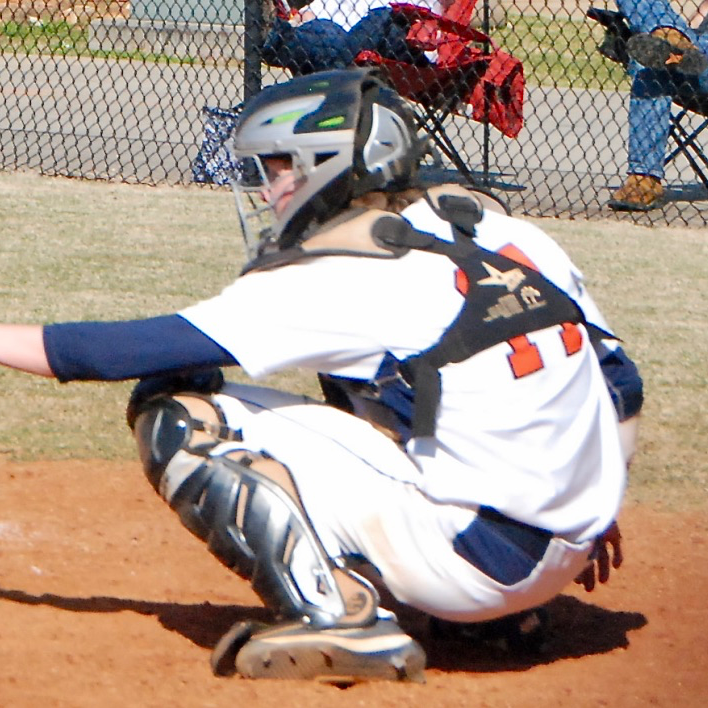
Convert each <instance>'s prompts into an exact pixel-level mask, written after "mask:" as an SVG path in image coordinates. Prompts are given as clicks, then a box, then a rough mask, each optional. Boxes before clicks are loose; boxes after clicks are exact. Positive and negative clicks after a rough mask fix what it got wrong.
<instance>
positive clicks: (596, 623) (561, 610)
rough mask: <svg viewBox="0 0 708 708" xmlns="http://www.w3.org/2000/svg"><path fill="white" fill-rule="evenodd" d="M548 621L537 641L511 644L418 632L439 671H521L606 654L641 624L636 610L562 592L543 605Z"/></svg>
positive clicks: (624, 642) (431, 665) (642, 620)
mask: <svg viewBox="0 0 708 708" xmlns="http://www.w3.org/2000/svg"><path fill="white" fill-rule="evenodd" d="M545 609H546V610H547V612H548V626H547V629H546V631H545V633H544V640H543V642H542V644H541V645H540V646H539V647H534V648H533V649H530V650H528V651H524V650H513V649H510V648H509V646H508V644H507V643H506V642H504V641H503V640H502V641H489V642H479V643H474V642H471V643H470V642H464V643H463V642H460V641H457V640H454V641H445V640H442V641H440V640H431V641H426V639H425V638H424V637H420V640H421V643H422V644H423V645H424V646H425V649H426V651H427V654H428V667H429V668H436V669H440V670H443V671H465V672H482V673H484V672H493V673H498V672H500V671H525V670H527V669H530V668H532V667H533V666H538V665H541V664H551V663H553V662H555V661H561V660H564V659H576V658H580V657H583V656H590V655H592V654H605V653H607V652H610V651H613V650H615V649H624V648H626V647H628V646H629V633H630V632H632V631H636V630H639V629H641V628H642V627H644V626H646V624H647V618H646V617H645V616H644V615H643V614H641V613H639V612H618V611H614V610H608V609H605V608H602V607H598V606H597V605H592V604H589V603H586V602H582V601H581V600H578V599H576V598H574V597H570V596H566V595H561V596H559V597H557V598H555V599H554V600H553V601H551V602H550V603H548V604H547V605H546V606H545Z"/></svg>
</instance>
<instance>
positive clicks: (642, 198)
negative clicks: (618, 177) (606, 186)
mask: <svg viewBox="0 0 708 708" xmlns="http://www.w3.org/2000/svg"><path fill="white" fill-rule="evenodd" d="M663 197H664V188H663V187H662V186H661V180H660V179H659V178H658V177H651V176H650V175H627V179H626V181H625V183H624V184H623V185H622V186H621V187H620V188H619V189H618V190H617V191H616V192H615V193H614V194H613V195H612V198H611V199H610V201H609V202H608V206H609V207H610V209H614V210H615V211H649V210H650V209H656V208H658V207H660V206H662V205H663V203H664V199H663Z"/></svg>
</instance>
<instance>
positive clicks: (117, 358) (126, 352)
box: [44, 315, 238, 382]
mask: <svg viewBox="0 0 708 708" xmlns="http://www.w3.org/2000/svg"><path fill="white" fill-rule="evenodd" d="M44 348H45V351H46V353H47V359H48V360H49V366H50V367H51V369H52V371H53V372H54V375H55V376H56V377H57V379H59V381H61V382H67V381H124V380H126V379H138V378H144V377H146V376H154V375H156V374H173V373H177V372H190V371H197V370H199V369H205V368H209V367H215V366H234V365H236V364H238V362H237V361H236V359H234V357H233V356H232V355H231V354H229V352H227V351H226V350H225V349H224V348H223V347H221V346H219V345H218V344H217V343H216V342H215V341H214V340H213V339H210V338H209V337H207V336H206V335H205V334H204V333H203V332H201V331H200V330H198V329H197V328H196V327H194V326H193V325H192V324H190V323H189V322H187V320H185V319H184V318H183V317H180V316H179V315H163V316H160V317H152V318H149V319H144V320H128V321H123V322H65V323H61V324H52V325H47V326H45V327H44Z"/></svg>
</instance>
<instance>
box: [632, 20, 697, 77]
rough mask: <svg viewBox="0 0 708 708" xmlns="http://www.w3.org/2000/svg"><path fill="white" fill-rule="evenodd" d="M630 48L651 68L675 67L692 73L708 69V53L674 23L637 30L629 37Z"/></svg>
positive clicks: (640, 60)
mask: <svg viewBox="0 0 708 708" xmlns="http://www.w3.org/2000/svg"><path fill="white" fill-rule="evenodd" d="M627 52H628V54H629V56H630V57H632V59H634V60H635V61H638V62H639V63H640V64H642V65H643V66H646V67H648V68H650V69H672V70H675V71H680V72H681V73H682V74H688V75H692V76H697V75H698V74H702V73H703V72H704V71H705V70H706V69H708V57H707V56H706V55H705V54H704V53H703V52H702V51H701V50H700V49H698V47H696V46H695V45H694V44H693V43H692V42H691V40H690V39H689V38H688V37H686V35H684V34H682V33H681V32H679V31H678V30H677V29H674V28H673V27H658V28H657V29H655V30H654V31H653V32H651V33H649V34H646V33H640V34H635V35H634V36H632V37H630V38H629V40H627Z"/></svg>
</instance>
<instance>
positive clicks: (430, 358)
mask: <svg viewBox="0 0 708 708" xmlns="http://www.w3.org/2000/svg"><path fill="white" fill-rule="evenodd" d="M382 221H383V220H382ZM453 232H454V234H455V241H454V242H448V241H442V240H440V239H438V238H436V237H435V236H433V235H432V234H427V233H422V232H419V231H415V230H413V229H410V230H409V231H406V232H403V231H401V230H400V229H399V230H398V231H394V230H392V229H391V230H388V229H385V228H384V225H383V224H381V225H380V226H379V234H378V237H379V238H381V239H383V240H386V239H387V238H394V239H397V243H396V244H395V245H397V246H399V247H400V246H407V247H408V248H412V249H415V250H420V251H425V252H428V253H435V254H439V255H442V256H447V257H448V258H450V259H451V260H452V261H453V262H454V263H455V264H456V265H457V267H458V270H457V272H456V286H457V289H458V291H459V292H460V293H461V294H462V295H463V297H464V298H465V300H464V304H463V305H462V308H461V310H460V312H459V313H458V315H457V317H456V318H455V320H454V321H453V322H452V323H451V324H450V326H449V327H448V328H447V329H446V330H445V332H444V333H443V335H442V336H441V337H440V339H439V340H438V341H437V342H436V343H435V344H433V345H432V346H431V347H429V348H428V349H426V350H425V351H422V352H420V353H419V354H415V355H413V356H410V357H408V358H407V359H405V360H403V361H402V362H401V364H400V367H399V370H400V375H401V376H402V377H403V379H404V380H405V381H406V383H408V385H409V386H411V388H412V389H413V391H414V408H413V421H412V434H413V437H428V436H433V435H434V434H435V421H436V417H437V410H438V404H439V402H440V396H441V381H440V369H441V368H443V367H444V366H446V365H447V364H451V363H458V362H461V361H464V360H465V359H469V358H470V357H472V356H474V355H475V354H478V353H479V352H481V351H484V350H485V349H489V348H490V347H493V346H495V345H496V344H500V343H501V342H505V341H508V340H511V339H514V338H515V337H519V336H522V335H525V334H527V333H529V332H534V331H536V330H540V329H545V328H546V327H551V326H553V325H558V324H561V323H565V322H568V323H578V322H584V321H585V320H584V317H583V314H582V312H581V310H580V308H579V307H578V305H577V304H576V303H575V301H574V300H572V299H571V298H570V297H569V296H568V295H567V294H566V293H565V292H563V291H562V290H561V289H560V288H558V287H556V286H555V285H554V284H553V283H551V281H549V280H548V279H546V278H545V277H544V276H542V275H541V274H540V273H539V272H538V271H536V270H534V269H533V268H531V267H528V266H526V265H523V264H521V263H518V262H517V261H514V260H512V259H510V258H507V257H506V256H502V255H500V254H498V253H494V252H492V251H488V250H485V249H483V248H481V247H480V246H478V245H477V244H476V243H475V242H474V241H473V240H472V238H470V237H469V236H468V235H467V234H466V233H464V232H463V231H462V230H460V229H459V228H456V227H455V228H453ZM387 234H388V235H387ZM392 245H393V244H392ZM451 287H452V284H451Z"/></svg>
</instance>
